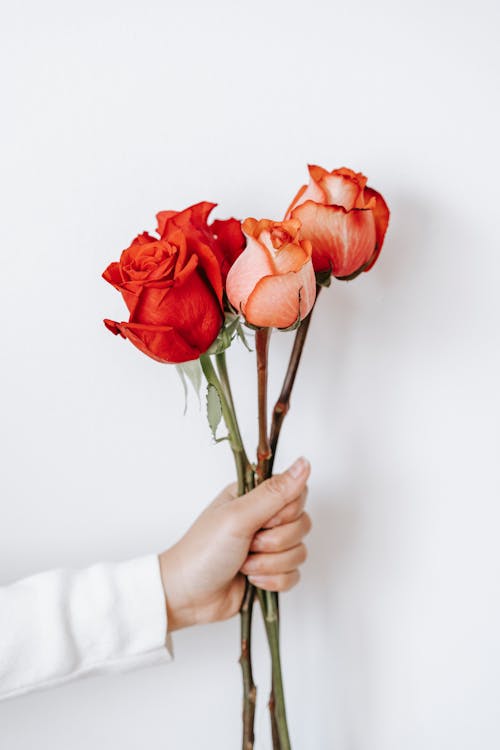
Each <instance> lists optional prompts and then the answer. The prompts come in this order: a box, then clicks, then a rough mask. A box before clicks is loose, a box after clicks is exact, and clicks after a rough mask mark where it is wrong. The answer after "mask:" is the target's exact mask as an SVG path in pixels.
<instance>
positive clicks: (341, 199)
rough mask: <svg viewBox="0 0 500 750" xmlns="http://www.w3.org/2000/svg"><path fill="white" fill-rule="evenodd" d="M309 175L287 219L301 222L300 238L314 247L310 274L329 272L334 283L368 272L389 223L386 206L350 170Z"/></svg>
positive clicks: (313, 170)
mask: <svg viewBox="0 0 500 750" xmlns="http://www.w3.org/2000/svg"><path fill="white" fill-rule="evenodd" d="M309 174H310V181H309V185H303V186H302V187H301V188H300V190H299V192H298V193H297V195H296V196H295V198H294V199H293V202H292V205H291V206H290V208H289V209H288V212H287V218H292V219H298V220H299V221H300V222H301V224H302V229H301V232H300V236H301V238H302V239H306V240H309V241H310V242H311V244H312V260H313V264H314V270H315V271H316V272H320V273H321V272H324V271H329V270H331V272H332V274H333V275H334V276H336V277H337V278H352V277H353V276H357V275H358V274H359V273H361V271H369V270H370V268H371V267H372V266H373V264H374V263H375V261H376V260H377V258H378V256H379V253H380V250H381V249H382V243H383V241H384V236H385V232H386V229H387V224H388V223H389V209H388V208H387V204H386V202H385V200H384V199H383V197H382V196H381V195H380V193H377V191H376V190H373V189H372V188H370V187H367V186H366V177H365V176H364V175H362V174H361V173H356V172H353V171H352V169H347V168H346V167H342V168H341V169H334V170H333V172H328V171H327V170H326V169H323V168H322V167H317V166H310V167H309Z"/></svg>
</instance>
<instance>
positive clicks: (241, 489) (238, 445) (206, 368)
mask: <svg viewBox="0 0 500 750" xmlns="http://www.w3.org/2000/svg"><path fill="white" fill-rule="evenodd" d="M200 364H201V369H202V370H203V374H204V375H205V377H206V379H207V382H208V383H209V384H210V385H213V386H214V387H215V388H216V389H217V393H218V394H219V399H220V403H221V408H222V416H223V417H224V422H225V423H226V427H227V429H228V432H229V443H230V445H231V450H232V451H233V456H234V462H235V464H236V472H237V474H238V494H239V495H243V494H244V493H245V490H246V479H247V473H248V465H249V464H248V458H247V456H246V453H245V448H244V447H243V443H242V441H241V435H240V431H239V428H238V423H237V421H236V415H235V414H234V412H233V410H232V409H231V406H230V403H229V401H228V398H227V396H226V392H225V389H224V388H223V386H222V384H221V382H220V380H219V378H218V377H217V373H216V371H215V367H214V366H213V364H212V360H211V359H210V355H208V354H202V355H201V357H200Z"/></svg>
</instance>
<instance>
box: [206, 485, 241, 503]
mask: <svg viewBox="0 0 500 750" xmlns="http://www.w3.org/2000/svg"><path fill="white" fill-rule="evenodd" d="M235 497H238V484H237V482H233V483H232V484H228V485H227V487H224V489H223V490H221V491H220V492H219V494H218V495H217V497H216V498H214V500H212V502H211V503H210V505H211V507H212V508H216V507H217V506H219V505H224V504H225V503H228V502H229V501H230V500H234V498H235Z"/></svg>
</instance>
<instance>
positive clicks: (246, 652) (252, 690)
mask: <svg viewBox="0 0 500 750" xmlns="http://www.w3.org/2000/svg"><path fill="white" fill-rule="evenodd" d="M216 362H217V369H218V371H219V376H220V379H219V378H218V377H217V373H216V371H215V369H214V366H213V364H212V361H211V359H210V356H209V355H207V354H204V355H202V356H201V357H200V363H201V367H202V370H203V373H204V375H205V377H206V379H207V382H208V383H210V385H213V386H214V387H215V388H216V389H217V393H218V394H219V398H220V402H221V408H222V416H223V417H224V421H225V423H226V427H227V429H228V432H229V442H230V445H231V450H232V451H233V456H234V462H235V465H236V472H237V475H238V494H239V495H243V494H244V493H245V492H247V491H249V490H251V489H252V488H253V487H254V484H255V480H254V473H253V468H252V466H251V465H250V462H249V460H248V457H247V454H246V451H245V447H244V445H243V439H242V437H241V432H240V428H239V425H238V420H237V417H236V409H235V406H234V400H233V394H232V391H231V384H230V381H229V373H228V371H227V365H226V357H225V354H224V353H222V354H217V355H216ZM254 598H255V587H254V586H253V585H252V584H251V583H250V582H249V580H248V578H247V579H246V581H245V593H244V596H243V601H242V604H241V608H240V643H241V653H240V659H239V661H240V665H241V674H242V679H243V736H242V750H253V746H254V723H255V707H256V701H257V688H256V686H255V682H254V679H253V671H252V652H251V646H252V612H253V603H254Z"/></svg>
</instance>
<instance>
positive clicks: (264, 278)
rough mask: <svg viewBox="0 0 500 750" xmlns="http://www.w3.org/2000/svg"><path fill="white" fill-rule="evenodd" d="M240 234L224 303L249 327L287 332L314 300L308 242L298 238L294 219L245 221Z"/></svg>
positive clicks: (314, 283) (313, 278)
mask: <svg viewBox="0 0 500 750" xmlns="http://www.w3.org/2000/svg"><path fill="white" fill-rule="evenodd" d="M242 229H243V234H244V235H245V236H246V238H247V246H246V249H245V250H244V251H243V252H242V254H241V255H240V256H239V257H238V258H237V259H236V260H235V262H234V264H233V265H232V266H231V268H230V270H229V273H228V276H227V281H226V292H227V296H228V298H229V301H230V302H231V304H232V305H233V307H234V308H236V310H238V311H239V312H241V313H242V314H243V315H244V316H245V319H246V321H247V322H248V323H250V324H251V325H254V326H257V327H259V328H261V327H262V328H266V327H273V328H288V327H290V326H292V325H293V324H294V323H295V322H297V321H298V320H300V319H303V318H305V317H306V315H308V314H309V312H310V311H311V309H312V307H313V305H314V300H315V298H316V279H315V276H314V268H313V264H312V261H311V243H310V242H309V241H308V240H304V239H301V238H300V237H299V231H300V222H299V221H297V220H296V219H291V220H290V221H283V222H274V221H270V220H268V219H262V220H261V221H257V220H256V219H246V221H244V222H243V226H242Z"/></svg>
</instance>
